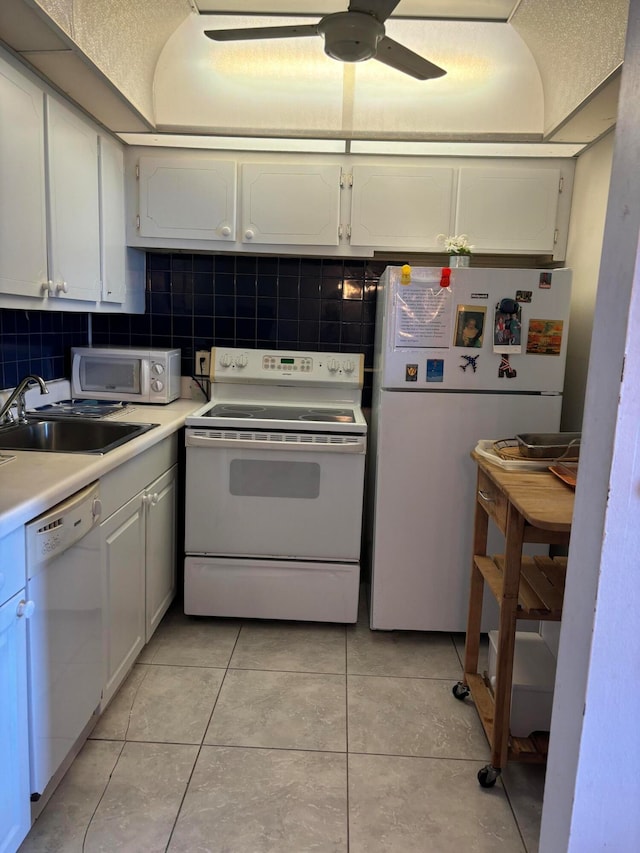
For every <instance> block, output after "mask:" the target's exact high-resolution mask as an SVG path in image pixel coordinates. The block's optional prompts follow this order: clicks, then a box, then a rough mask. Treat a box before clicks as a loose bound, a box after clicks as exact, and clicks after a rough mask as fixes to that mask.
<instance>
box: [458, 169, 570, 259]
mask: <svg viewBox="0 0 640 853" xmlns="http://www.w3.org/2000/svg"><path fill="white" fill-rule="evenodd" d="M559 186H560V170H559V169H545V168H544V167H541V168H537V169H521V168H513V169H507V168H491V169H490V168H482V167H468V168H462V169H460V178H459V181H458V205H457V211H456V225H455V229H454V230H455V233H456V234H466V235H467V236H468V237H469V242H470V243H471V244H472V245H473V246H474V247H475V250H476V251H484V252H544V253H548V254H552V253H553V247H554V238H555V228H556V216H557V210H558V193H559Z"/></svg>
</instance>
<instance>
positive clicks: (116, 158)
mask: <svg viewBox="0 0 640 853" xmlns="http://www.w3.org/2000/svg"><path fill="white" fill-rule="evenodd" d="M100 212H101V216H100V242H101V245H102V254H101V261H102V268H101V278H102V301H103V302H123V301H124V299H125V294H126V286H125V282H126V275H127V273H126V251H127V250H126V248H125V245H126V243H125V240H126V238H125V215H124V154H123V153H122V148H121V147H120V146H118V145H116V144H115V143H114V142H112V141H111V140H110V139H109V138H107V137H106V136H101V137H100Z"/></svg>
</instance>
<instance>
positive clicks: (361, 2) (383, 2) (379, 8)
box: [349, 0, 400, 24]
mask: <svg viewBox="0 0 640 853" xmlns="http://www.w3.org/2000/svg"><path fill="white" fill-rule="evenodd" d="M399 2H400V0H351V2H350V3H349V11H350V12H364V14H365V15H371V16H372V17H374V18H375V19H376V21H380V23H381V24H384V22H385V21H386V20H387V18H388V17H389V15H390V14H391V13H392V12H393V10H394V9H395V8H396V6H397V5H398V3H399Z"/></svg>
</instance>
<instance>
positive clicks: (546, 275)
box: [538, 272, 551, 290]
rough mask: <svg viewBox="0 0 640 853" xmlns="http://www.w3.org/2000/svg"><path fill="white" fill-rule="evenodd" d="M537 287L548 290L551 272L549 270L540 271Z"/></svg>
mask: <svg viewBox="0 0 640 853" xmlns="http://www.w3.org/2000/svg"><path fill="white" fill-rule="evenodd" d="M538 287H541V288H542V289H543V290H549V289H550V288H551V273H550V272H541V273H540V281H539V283H538Z"/></svg>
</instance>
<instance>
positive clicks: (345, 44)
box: [318, 12, 385, 62]
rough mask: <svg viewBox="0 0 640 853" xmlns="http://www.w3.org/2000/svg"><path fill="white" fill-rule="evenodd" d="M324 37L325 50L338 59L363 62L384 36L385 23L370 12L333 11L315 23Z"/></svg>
mask: <svg viewBox="0 0 640 853" xmlns="http://www.w3.org/2000/svg"><path fill="white" fill-rule="evenodd" d="M318 32H319V33H320V35H321V36H322V37H323V39H324V52H325V53H326V54H327V56H330V57H331V58H332V59H338V60H340V61H341V62H363V61H364V60H366V59H371V58H372V57H374V56H375V55H376V51H377V49H378V42H379V41H380V40H381V39H382V38H383V37H384V32H385V30H384V25H383V24H381V23H380V21H377V20H376V19H375V18H374V17H373V16H372V15H367V14H365V13H361V12H336V13H335V14H334V15H327V16H326V17H325V18H323V19H322V21H320V23H319V24H318Z"/></svg>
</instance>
